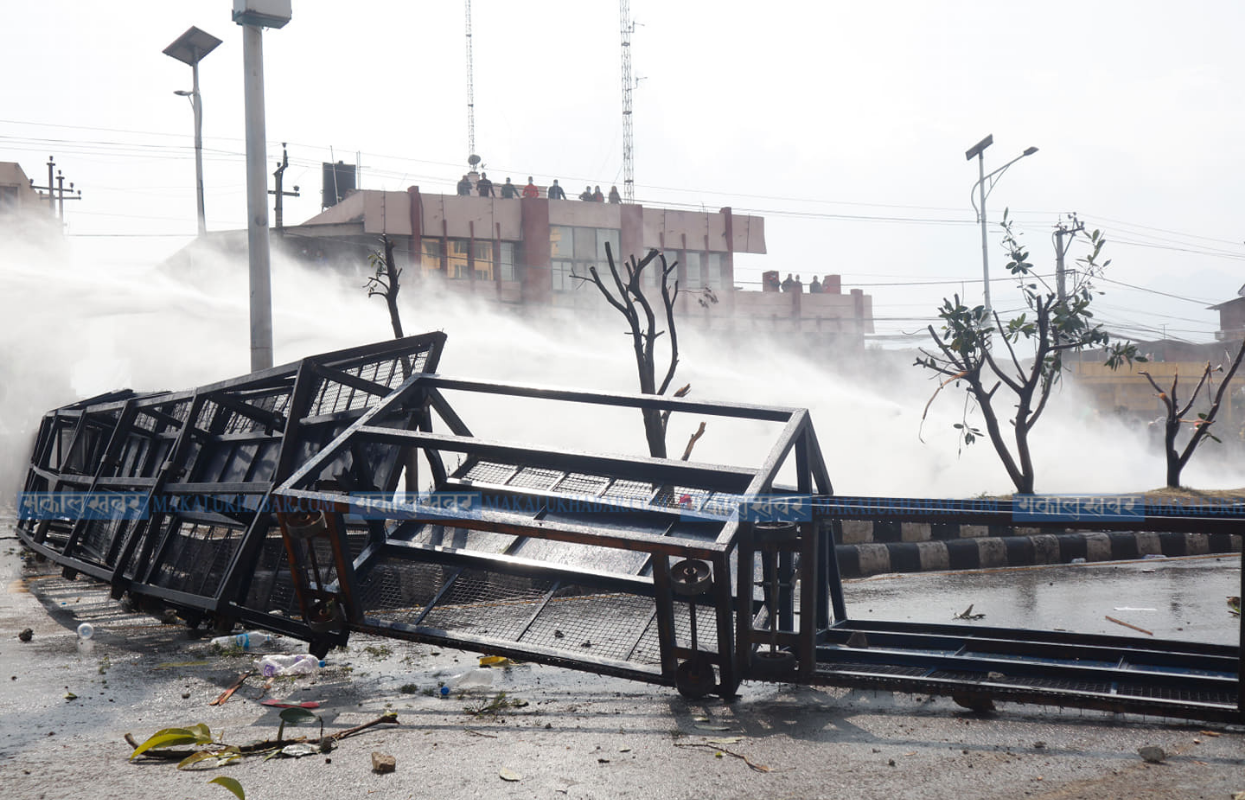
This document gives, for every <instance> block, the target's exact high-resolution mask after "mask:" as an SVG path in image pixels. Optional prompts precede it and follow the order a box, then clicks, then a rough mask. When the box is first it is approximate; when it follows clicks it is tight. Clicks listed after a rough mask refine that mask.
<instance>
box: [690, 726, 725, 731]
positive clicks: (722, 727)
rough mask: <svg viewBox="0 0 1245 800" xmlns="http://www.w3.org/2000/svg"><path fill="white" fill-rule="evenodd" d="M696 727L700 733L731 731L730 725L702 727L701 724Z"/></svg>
mask: <svg viewBox="0 0 1245 800" xmlns="http://www.w3.org/2000/svg"><path fill="white" fill-rule="evenodd" d="M696 727H697V728H700V729H701V730H702V731H729V730H730V729H731V726H730V725H703V724H702V725H697V726H696Z"/></svg>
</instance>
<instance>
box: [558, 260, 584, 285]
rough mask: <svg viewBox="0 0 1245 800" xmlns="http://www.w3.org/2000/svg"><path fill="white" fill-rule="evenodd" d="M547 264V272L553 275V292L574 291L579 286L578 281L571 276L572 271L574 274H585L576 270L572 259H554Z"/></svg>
mask: <svg viewBox="0 0 1245 800" xmlns="http://www.w3.org/2000/svg"><path fill="white" fill-rule="evenodd" d="M549 266H550V269H549V272H550V274H551V275H552V276H553V290H554V291H555V292H570V291H574V290H575V289H577V288H579V283H580V281H577V280H575V279H574V278H573V277H571V275H572V273H574V274H576V275H578V274H585V275H586V274H587V273H579V272H576V271H575V262H574V261H568V260H564V259H556V260H554V261H553V262H552V263H551V264H550V265H549Z"/></svg>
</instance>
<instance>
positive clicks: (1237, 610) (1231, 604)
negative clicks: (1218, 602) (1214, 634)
mask: <svg viewBox="0 0 1245 800" xmlns="http://www.w3.org/2000/svg"><path fill="white" fill-rule="evenodd" d="M1228 613H1229V614H1231V615H1232V616H1234V617H1239V616H1240V615H1241V598H1239V597H1235V596H1233V597H1229V598H1228Z"/></svg>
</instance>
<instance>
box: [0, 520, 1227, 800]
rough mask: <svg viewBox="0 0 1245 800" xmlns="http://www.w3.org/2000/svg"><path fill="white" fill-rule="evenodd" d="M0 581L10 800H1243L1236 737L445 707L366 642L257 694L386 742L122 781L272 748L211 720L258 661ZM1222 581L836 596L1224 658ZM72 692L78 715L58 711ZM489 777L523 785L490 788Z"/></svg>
mask: <svg viewBox="0 0 1245 800" xmlns="http://www.w3.org/2000/svg"><path fill="white" fill-rule="evenodd" d="M0 576H2V583H3V585H4V586H5V587H6V591H5V593H4V594H3V595H2V596H0V680H2V681H3V684H2V685H3V691H2V692H0V797H3V798H6V799H7V798H23V799H24V798H49V799H50V798H66V800H68V799H70V798H112V797H117V798H122V797H125V798H209V799H210V798H215V799H216V800H224V798H228V797H231V795H229V794H228V793H226V792H225V791H224V790H223V789H221V788H220V787H217V786H212V785H209V784H208V783H207V781H208V779H209V778H211V777H214V776H216V775H221V774H225V775H230V776H233V777H235V778H237V779H238V780H240V781H241V783H242V784H243V786H244V787H245V789H246V792H247V797H248V798H256V799H259V800H263V799H264V798H290V799H291V800H293V799H294V798H297V799H298V800H311V798H339V797H341V798H363V797H367V798H371V797H377V798H390V797H392V798H407V797H444V798H449V797H505V798H511V797H515V798H519V797H524V798H525V797H549V798H563V797H574V798H607V797H644V798H654V797H661V798H665V797H678V798H683V797H686V798H707V797H739V798H771V797H843V798H918V797H919V798H942V797H954V798H957V800H969V799H970V798H1000V797H1005V798H1010V797H1034V798H1117V797H1118V798H1130V800H1131V799H1132V798H1216V799H1217V800H1226V799H1227V798H1229V797H1230V796H1231V792H1233V791H1241V790H1245V735H1243V733H1242V731H1241V730H1240V729H1238V728H1230V727H1223V726H1205V725H1197V724H1188V725H1186V724H1183V723H1178V722H1164V721H1156V720H1153V719H1141V718H1138V717H1132V716H1127V717H1120V716H1115V715H1109V714H1102V713H1097V712H1084V713H1081V712H1076V711H1072V712H1063V713H1060V712H1059V711H1058V710H1055V709H1041V708H1031V707H1019V706H1003V707H1002V709H1001V711H1000V712H999V713H997V714H995V715H992V716H990V717H986V718H982V717H977V716H974V715H972V714H970V713H968V712H965V711H963V710H962V709H959V708H958V707H957V706H955V705H953V704H952V703H951V702H950V701H948V700H943V699H932V700H931V699H930V698H927V697H911V696H904V695H890V694H888V693H870V692H849V691H846V690H834V689H830V690H822V689H809V688H802V687H793V686H775V685H766V684H753V685H746V686H745V687H744V688H743V690H742V693H741V697H740V698H739V699H738V700H737V701H736V702H734V703H731V704H726V703H723V702H721V701H708V702H703V703H692V702H688V701H685V700H683V699H682V698H680V697H679V696H678V695H677V694H675V693H674V692H673V691H672V690H667V689H664V688H660V687H651V686H647V685H642V684H636V683H631V682H627V681H622V680H617V679H610V678H602V677H598V676H593V675H587V674H581V673H575V672H569V671H565V670H558V669H553V668H546V667H539V666H530V665H522V666H517V667H513V668H511V669H508V670H504V671H499V672H497V673H496V674H495V675H496V677H495V681H496V683H495V686H494V687H493V688H492V689H491V690H490V692H491V693H490V694H489V695H484V696H479V695H477V696H468V697H461V698H460V697H454V696H451V698H449V699H440V698H438V697H433V696H427V695H426V694H425V692H426V691H431V690H434V689H435V687H436V684H437V683H438V681H443V680H446V679H448V678H449V677H450V676H452V675H454V674H457V673H459V672H462V671H464V670H465V669H467V668H470V667H473V666H474V665H475V657H474V656H473V655H471V654H468V653H460V652H457V651H451V650H440V649H437V648H432V647H429V646H425V645H416V644H411V643H406V642H396V641H388V640H381V639H374V638H368V637H356V638H355V639H354V640H352V644H351V646H350V648H349V650H348V651H345V652H341V651H338V652H334V653H333V654H331V655H330V659H329V666H328V667H327V668H326V669H324V670H322V671H321V672H320V673H319V674H318V675H316V676H314V677H308V678H299V679H284V680H280V681H278V682H277V683H276V685H274V687H273V688H272V689H271V691H270V695H275V696H277V697H281V698H288V699H294V700H299V701H302V700H316V701H320V702H321V703H322V704H323V706H322V709H321V713H322V715H323V716H324V719H325V721H326V725H327V726H328V729H329V730H339V729H342V728H345V727H349V726H352V725H356V724H359V723H361V722H364V721H367V720H370V719H373V718H375V717H377V716H378V715H380V714H383V713H385V712H386V711H395V712H396V713H397V714H398V719H399V721H400V724H399V725H397V726H392V727H383V728H380V727H378V728H376V729H374V730H373V731H369V732H367V733H364V734H362V735H360V736H357V737H354V738H350V739H346V740H344V741H342V742H341V744H340V746H339V748H338V749H337V750H336V751H334V752H333V753H331V754H328V755H315V756H309V757H307V758H303V759H297V760H295V759H282V760H273V761H269V762H263V761H261V760H260V759H258V758H254V759H249V760H247V761H246V762H244V763H241V764H235V765H231V766H228V767H224V768H222V769H218V770H213V771H208V772H204V771H192V772H186V771H183V772H179V771H177V770H176V769H175V768H174V767H173V765H172V764H168V763H155V764H153V763H131V762H129V761H128V760H127V756H128V755H129V752H130V748H129V747H128V746H127V745H126V744H125V743H124V742H123V741H122V736H123V734H125V733H126V732H132V733H133V734H134V735H135V736H136V737H137V738H139V739H140V740H141V739H143V738H145V737H146V736H148V735H150V734H151V733H153V732H154V731H156V730H157V729H160V728H164V727H170V726H180V725H188V724H193V723H196V722H204V723H206V724H207V725H208V726H209V727H210V728H211V730H212V731H213V732H214V733H218V732H219V733H223V735H224V738H225V740H226V741H228V742H230V743H235V744H241V743H245V742H247V741H252V740H258V739H265V738H272V737H273V736H275V733H276V729H277V713H278V712H277V711H275V710H272V709H269V708H265V707H263V706H261V705H259V703H258V702H257V700H256V695H257V694H258V692H259V686H258V684H257V683H255V682H254V681H253V680H252V682H249V683H248V684H247V685H246V686H245V687H244V688H243V689H242V690H241V691H240V692H239V693H238V694H237V695H235V697H234V698H233V699H232V700H230V701H229V703H227V704H226V705H224V706H221V707H210V706H208V702H209V701H210V700H211V699H213V698H215V697H216V696H217V695H218V694H219V693H220V692H221V691H222V689H224V688H225V687H227V686H228V685H229V684H230V683H232V682H233V680H234V679H235V678H236V677H237V675H238V674H239V673H240V672H241V671H243V670H244V669H246V668H247V667H248V666H249V665H250V663H251V661H252V660H253V656H248V655H245V654H243V655H219V654H216V653H214V652H212V651H211V648H210V647H209V646H207V645H206V644H205V643H203V642H202V641H196V640H193V639H191V638H189V637H188V635H187V633H186V631H185V629H184V628H182V627H179V626H176V625H161V624H160V623H159V622H157V621H155V620H154V619H152V618H150V617H146V616H142V615H134V614H127V613H125V612H123V611H122V610H121V609H120V608H119V607H118V606H117V604H115V603H113V602H112V601H111V600H109V599H108V597H107V592H106V591H105V590H103V589H102V588H101V587H99V586H98V585H96V584H93V583H89V582H86V581H83V580H79V581H76V582H69V581H65V580H64V579H62V578H61V577H60V576H59V574H58V573H56V572H54V571H51V570H50V569H48V568H47V565H43V567H41V568H38V569H34V570H31V569H23V567H22V565H21V562H20V560H19V558H18V553H17V543H16V541H14V540H11V539H7V540H0ZM1239 581H1240V559H1239V558H1230V557H1218V558H1215V557H1211V558H1199V559H1189V560H1156V561H1143V562H1130V563H1126V564H1094V565H1076V566H1067V567H1048V568H1033V569H1020V570H1006V571H995V572H984V573H958V574H935V573H927V574H920V575H904V576H881V577H877V578H872V579H868V580H864V581H859V582H855V583H853V584H851V585H850V587H849V610H850V611H851V612H852V613H853V615H854V616H877V617H890V618H898V619H913V620H927V621H931V622H945V621H948V620H949V619H950V617H951V616H952V615H953V614H956V613H959V612H961V611H963V610H964V609H965V608H966V607H967V606H968V605H969V604H970V603H972V604H973V606H974V613H977V612H984V613H985V614H986V617H985V618H984V619H983V620H982V621H981V624H988V625H1027V626H1035V627H1062V628H1067V629H1072V630H1081V631H1086V632H1103V633H1112V634H1116V635H1119V634H1124V635H1136V636H1138V637H1139V638H1144V635H1143V634H1139V633H1136V634H1135V633H1134V632H1131V631H1129V630H1128V629H1125V628H1121V627H1119V626H1117V625H1115V624H1113V623H1110V622H1107V621H1105V619H1103V617H1104V616H1105V615H1111V616H1114V617H1116V618H1118V619H1122V620H1124V621H1127V622H1130V623H1132V624H1135V625H1138V626H1140V627H1144V628H1147V629H1149V630H1152V631H1154V633H1155V634H1157V635H1160V636H1164V637H1188V638H1191V639H1202V640H1208V641H1223V642H1235V641H1236V636H1237V633H1236V630H1237V629H1236V627H1235V620H1234V619H1233V618H1230V617H1229V616H1228V614H1227V611H1226V607H1225V606H1224V597H1225V595H1228V594H1236V593H1237V592H1238V591H1239V589H1237V588H1235V587H1239ZM1151 609H1152V610H1151ZM81 621H90V622H92V623H93V624H94V625H95V626H96V631H97V633H96V636H95V639H94V641H93V642H92V643H91V644H90V645H89V646H83V645H81V644H79V643H78V641H77V637H76V636H75V634H74V631H75V629H76V627H77V625H78V624H79V622H81ZM26 627H30V628H32V629H33V631H34V638H33V640H32V641H31V642H29V643H26V644H23V643H20V642H18V641H17V639H16V634H17V632H18V631H20V630H21V629H22V628H26ZM291 649H292V650H295V649H296V647H295V646H292V647H291ZM67 691H71V692H73V693H74V694H76V695H77V699H74V700H66V699H65V694H66V692H67ZM497 691H505V692H506V693H507V697H508V698H512V699H513V698H517V699H519V700H521V701H523V702H525V703H526V705H524V706H522V707H519V708H508V709H506V710H505V711H504V712H502V713H501V714H499V715H497V716H496V717H492V716H488V715H482V716H473V715H472V714H470V713H468V712H467V711H466V710H465V709H467V708H472V707H475V708H478V707H479V706H480V705H482V704H483V703H484V701H485V700H486V699H488V698H491V697H493V696H495V695H494V694H493V693H495V692H497ZM296 732H297V731H295V733H296ZM1214 734H1219V735H1214ZM287 735H288V734H287ZM736 737H739V738H738V740H736ZM714 739H718V740H723V741H724V742H725V743H723V741H719V742H718V743H714V742H713V741H712V740H714ZM1148 744H1154V745H1159V746H1161V747H1163V748H1165V749H1166V750H1168V751H1169V753H1171V754H1172V755H1171V756H1170V757H1169V758H1168V760H1167V761H1166V762H1165V763H1163V764H1154V765H1152V764H1146V763H1145V762H1143V761H1142V760H1141V759H1140V758H1139V757H1138V756H1137V753H1136V751H1137V748H1138V747H1140V746H1142V745H1148ZM374 750H375V751H382V752H385V753H389V754H392V755H394V756H395V757H396V759H397V771H396V772H395V773H394V774H391V775H377V774H374V773H373V772H372V771H371V753H372V752H373V751H374ZM725 751H729V752H725ZM718 752H722V755H721V756H720V757H719V756H717V753H718ZM737 756H743V757H746V758H747V759H748V760H749V761H750V762H751V763H752V764H754V765H756V766H757V767H758V768H763V769H768V770H770V771H768V772H765V771H758V770H757V769H753V768H751V767H750V766H749V764H748V763H747V762H745V761H744V760H742V759H741V758H738V757H737ZM502 770H508V771H510V772H511V773H513V774H514V775H516V776H518V778H519V779H518V780H517V781H514V782H509V781H504V780H502V778H501V777H500V773H501V771H502Z"/></svg>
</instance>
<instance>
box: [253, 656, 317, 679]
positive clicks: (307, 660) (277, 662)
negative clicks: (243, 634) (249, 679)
mask: <svg viewBox="0 0 1245 800" xmlns="http://www.w3.org/2000/svg"><path fill="white" fill-rule="evenodd" d="M257 666H258V667H259V672H260V674H261V675H263V676H264V677H265V678H271V677H273V676H274V675H311V674H312V673H314V672H315V671H316V670H317V669H319V668H320V659H318V658H316V657H315V656H313V655H311V654H309V653H300V654H299V655H296V656H287V655H271V656H264V657H263V658H261V659H260V660H259V661H258V662H257Z"/></svg>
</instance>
